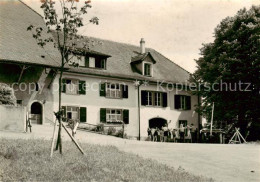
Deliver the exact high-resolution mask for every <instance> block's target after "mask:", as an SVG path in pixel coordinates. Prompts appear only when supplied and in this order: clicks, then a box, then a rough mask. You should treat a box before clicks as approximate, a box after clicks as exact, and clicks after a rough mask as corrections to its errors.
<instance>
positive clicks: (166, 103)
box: [162, 93, 168, 107]
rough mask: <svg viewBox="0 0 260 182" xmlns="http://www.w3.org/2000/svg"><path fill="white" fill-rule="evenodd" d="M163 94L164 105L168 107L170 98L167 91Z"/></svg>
mask: <svg viewBox="0 0 260 182" xmlns="http://www.w3.org/2000/svg"><path fill="white" fill-rule="evenodd" d="M162 96H163V103H162V104H163V107H167V106H168V99H167V93H162Z"/></svg>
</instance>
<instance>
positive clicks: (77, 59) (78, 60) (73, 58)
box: [68, 54, 86, 67]
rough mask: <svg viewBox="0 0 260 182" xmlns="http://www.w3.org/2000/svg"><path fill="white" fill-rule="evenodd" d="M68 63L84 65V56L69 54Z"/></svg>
mask: <svg viewBox="0 0 260 182" xmlns="http://www.w3.org/2000/svg"><path fill="white" fill-rule="evenodd" d="M68 60H69V62H68V63H69V65H73V64H78V66H81V67H85V66H86V64H85V56H80V55H73V54H69V56H68Z"/></svg>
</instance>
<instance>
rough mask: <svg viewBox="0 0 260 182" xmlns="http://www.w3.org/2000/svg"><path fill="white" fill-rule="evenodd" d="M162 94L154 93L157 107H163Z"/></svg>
mask: <svg viewBox="0 0 260 182" xmlns="http://www.w3.org/2000/svg"><path fill="white" fill-rule="evenodd" d="M161 100H162V93H160V92H156V93H154V105H155V106H161V104H162V101H161Z"/></svg>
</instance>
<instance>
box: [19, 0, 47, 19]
mask: <svg viewBox="0 0 260 182" xmlns="http://www.w3.org/2000/svg"><path fill="white" fill-rule="evenodd" d="M18 1H20V2H21V3H22V4H23V5H25V6H27V7H28V8H29V9H31V10H32V11H33V12H34V13H36V14H37V15H38V16H40V17H41V18H42V19H43V16H42V15H41V14H40V13H38V12H37V11H35V10H34V9H32V8H31V7H30V6H29V5H27V4H26V3H25V2H23V1H22V0H18Z"/></svg>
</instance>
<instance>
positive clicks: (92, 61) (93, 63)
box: [89, 57, 96, 68]
mask: <svg viewBox="0 0 260 182" xmlns="http://www.w3.org/2000/svg"><path fill="white" fill-rule="evenodd" d="M95 66H96V65H95V58H94V57H89V67H90V68H95Z"/></svg>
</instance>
